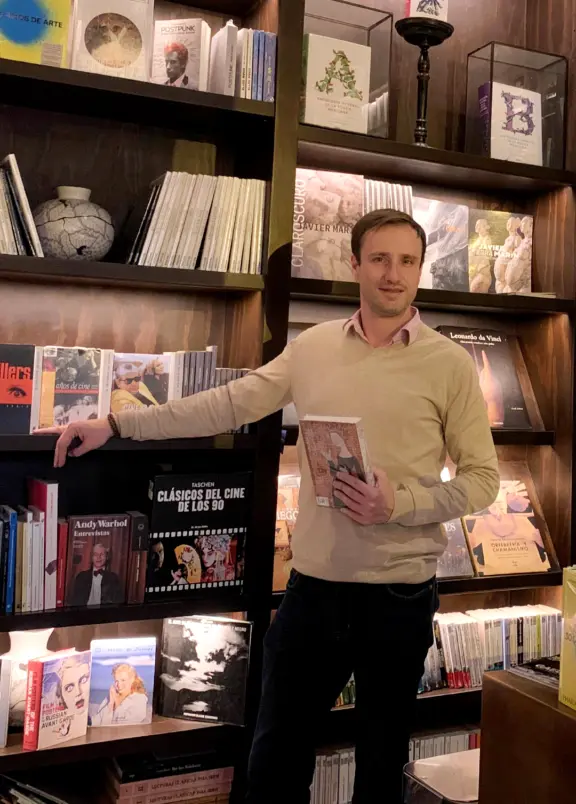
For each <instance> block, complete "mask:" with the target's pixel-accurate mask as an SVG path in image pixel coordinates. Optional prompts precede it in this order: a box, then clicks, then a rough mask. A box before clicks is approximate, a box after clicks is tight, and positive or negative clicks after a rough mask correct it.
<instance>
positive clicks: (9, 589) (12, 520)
mask: <svg viewBox="0 0 576 804" xmlns="http://www.w3.org/2000/svg"><path fill="white" fill-rule="evenodd" d="M0 516H2V518H3V519H4V528H5V529H7V530H8V552H7V554H6V556H5V561H6V574H5V578H6V585H5V590H4V593H3V595H2V596H3V598H4V600H5V612H6V614H12V613H13V612H14V590H15V580H16V544H17V538H18V514H17V513H16V511H14V509H13V508H10V507H9V506H7V505H0ZM2 542H3V545H4V546H5V545H6V536H5V535H4V538H3V539H2Z"/></svg>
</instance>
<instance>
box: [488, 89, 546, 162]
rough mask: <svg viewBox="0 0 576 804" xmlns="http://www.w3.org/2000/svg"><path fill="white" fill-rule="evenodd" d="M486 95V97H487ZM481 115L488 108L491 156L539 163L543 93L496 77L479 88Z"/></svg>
mask: <svg viewBox="0 0 576 804" xmlns="http://www.w3.org/2000/svg"><path fill="white" fill-rule="evenodd" d="M488 99H489V100H488ZM479 103H480V110H481V115H483V116H484V115H486V114H487V108H490V109H491V113H492V116H491V120H490V138H489V142H490V153H489V156H491V157H492V159H504V160H505V161H507V162H522V163H523V164H525V165H542V158H543V152H542V95H541V94H540V93H539V92H534V91H533V90H531V89H527V88H526V87H517V86H511V85H509V84H501V83H499V82H498V81H494V82H493V83H492V84H491V85H490V83H487V84H483V85H482V86H481V87H480V88H479Z"/></svg>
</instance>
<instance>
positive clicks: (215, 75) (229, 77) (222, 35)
mask: <svg viewBox="0 0 576 804" xmlns="http://www.w3.org/2000/svg"><path fill="white" fill-rule="evenodd" d="M237 46H238V28H237V27H236V25H234V23H233V22H232V20H229V21H228V22H227V23H226V25H224V27H223V28H221V29H220V30H219V31H218V33H217V34H215V35H214V36H213V38H212V45H211V52H210V78H209V84H208V88H209V90H210V92H217V93H220V94H221V95H234V89H235V86H236V50H237Z"/></svg>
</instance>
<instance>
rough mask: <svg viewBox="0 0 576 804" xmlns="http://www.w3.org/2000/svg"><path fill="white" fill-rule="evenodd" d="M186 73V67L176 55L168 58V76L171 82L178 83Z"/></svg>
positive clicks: (170, 55) (169, 54) (172, 54)
mask: <svg viewBox="0 0 576 804" xmlns="http://www.w3.org/2000/svg"><path fill="white" fill-rule="evenodd" d="M183 73H184V66H183V65H182V62H181V61H180V59H179V58H178V56H177V54H176V53H168V55H167V56H166V75H167V76H168V78H169V79H170V81H176V80H177V79H178V78H180V76H181V75H182V74H183Z"/></svg>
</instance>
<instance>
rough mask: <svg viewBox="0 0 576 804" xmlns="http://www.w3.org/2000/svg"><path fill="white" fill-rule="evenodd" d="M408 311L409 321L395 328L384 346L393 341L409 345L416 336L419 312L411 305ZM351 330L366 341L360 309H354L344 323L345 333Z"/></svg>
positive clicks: (393, 342)
mask: <svg viewBox="0 0 576 804" xmlns="http://www.w3.org/2000/svg"><path fill="white" fill-rule="evenodd" d="M410 312H411V313H412V318H411V319H410V321H407V322H406V323H405V324H404V325H403V326H402V327H400V329H397V330H396V332H394V333H393V335H392V337H391V338H390V342H389V343H387V344H386V346H392V345H393V344H395V343H403V344H404V345H405V346H410V344H411V343H412V341H413V340H414V339H415V338H416V335H417V334H418V329H419V328H420V321H421V319H420V313H419V312H418V310H417V309H416V307H411V308H410ZM351 330H352V331H354V332H355V333H356V335H358V337H360V338H362V340H363V341H366V343H368V338H367V337H366V335H365V333H364V329H363V327H362V317H361V315H360V310H356V312H355V313H354V315H353V316H352V318H349V319H348V321H346V323H345V324H344V332H345V333H348V332H350V331H351Z"/></svg>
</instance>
